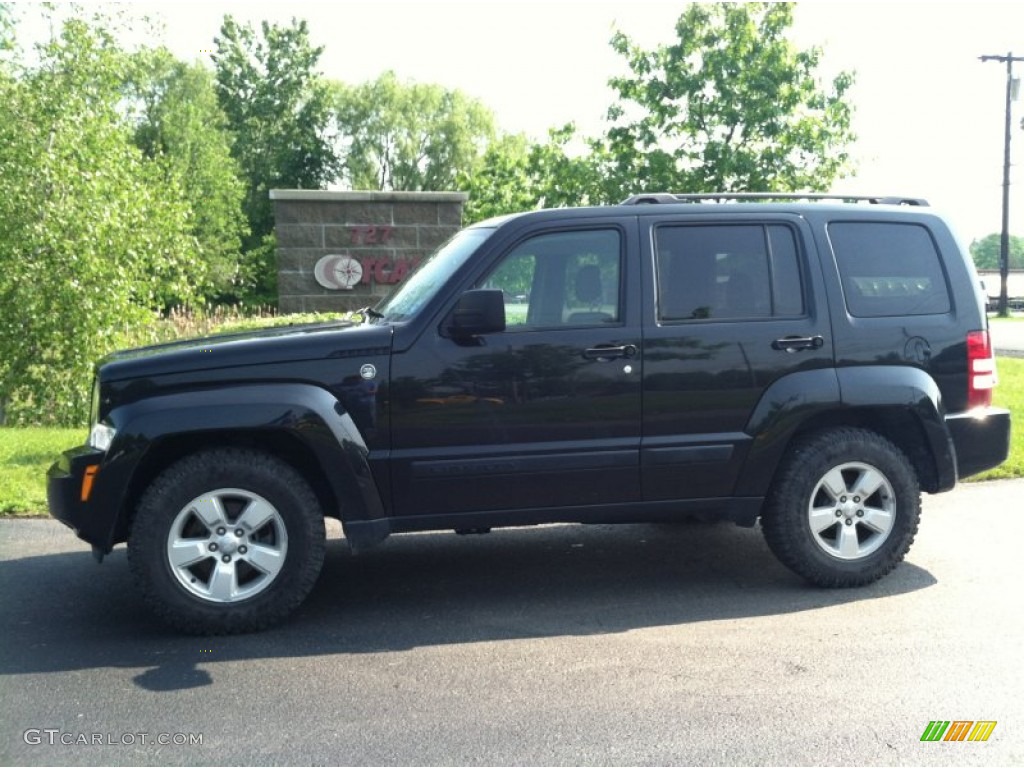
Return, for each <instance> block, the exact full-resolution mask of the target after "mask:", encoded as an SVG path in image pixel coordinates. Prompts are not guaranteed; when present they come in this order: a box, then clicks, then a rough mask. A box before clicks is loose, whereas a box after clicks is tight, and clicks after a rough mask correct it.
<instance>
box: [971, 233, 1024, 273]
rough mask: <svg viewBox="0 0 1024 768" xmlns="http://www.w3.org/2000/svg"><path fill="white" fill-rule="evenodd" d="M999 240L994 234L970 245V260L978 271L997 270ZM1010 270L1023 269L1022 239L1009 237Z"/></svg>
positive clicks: (1023, 244)
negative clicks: (972, 260)
mask: <svg viewBox="0 0 1024 768" xmlns="http://www.w3.org/2000/svg"><path fill="white" fill-rule="evenodd" d="M1001 240H1002V238H1001V236H1000V234H999V233H998V232H996V233H994V234H991V235H985V237H983V238H981V240H975V241H974V242H972V243H971V258H972V259H974V265H975V266H976V267H977V268H978V269H999V254H1000V242H1001ZM1010 269H1024V237H1017V236H1015V235H1010Z"/></svg>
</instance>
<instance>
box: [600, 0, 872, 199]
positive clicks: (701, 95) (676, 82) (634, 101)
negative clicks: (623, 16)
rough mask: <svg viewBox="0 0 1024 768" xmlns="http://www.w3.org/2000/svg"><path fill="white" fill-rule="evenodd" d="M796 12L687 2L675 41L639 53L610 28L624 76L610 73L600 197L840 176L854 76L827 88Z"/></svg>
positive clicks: (789, 184) (779, 185)
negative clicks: (799, 43) (797, 32)
mask: <svg viewBox="0 0 1024 768" xmlns="http://www.w3.org/2000/svg"><path fill="white" fill-rule="evenodd" d="M792 21H793V6H792V4H789V3H779V4H771V3H736V4H734V3H694V4H692V5H690V6H688V7H687V9H686V10H685V11H684V12H683V14H682V15H681V16H680V17H679V19H678V21H677V22H676V29H675V31H676V38H677V39H676V40H675V41H674V42H673V43H672V44H670V45H660V46H658V47H657V48H655V49H654V50H651V51H645V50H643V49H641V48H640V47H638V46H637V45H636V44H634V43H633V42H632V41H631V40H630V39H629V38H628V37H627V36H626V35H625V34H623V33H622V32H617V33H616V34H615V35H614V37H613V38H612V47H613V48H614V49H615V50H616V51H617V52H618V53H620V54H621V55H622V56H623V57H625V59H626V62H627V64H628V66H629V69H630V75H628V76H623V77H615V78H613V79H612V80H611V81H610V85H611V86H612V88H614V89H615V91H616V92H617V93H618V96H619V98H618V100H617V101H616V103H615V104H613V105H612V107H611V108H610V109H609V110H608V119H609V121H610V126H611V127H610V129H609V131H608V152H609V154H610V155H611V158H612V163H611V165H610V166H609V168H608V174H607V182H606V192H605V196H606V197H608V198H612V199H615V198H622V197H625V196H626V195H628V194H629V193H632V192H639V191H684V192H710V191H808V190H823V189H827V188H828V187H829V186H830V185H831V184H832V182H833V180H834V179H836V178H837V177H839V176H841V175H842V174H843V173H844V172H845V171H846V170H847V167H848V163H849V156H848V154H847V149H846V148H847V146H848V144H849V143H850V142H851V141H852V139H853V135H852V133H851V130H850V116H851V109H850V106H849V105H848V104H847V103H846V101H845V100H844V97H845V95H846V93H847V91H848V90H849V88H850V86H851V85H852V83H853V75H852V74H851V73H848V72H843V73H841V74H839V75H838V76H837V77H836V78H835V79H834V80H833V81H832V83H831V86H830V87H824V86H823V85H822V84H821V83H820V82H819V80H818V78H817V77H816V74H815V72H816V70H817V67H818V65H819V61H820V58H821V50H820V49H818V48H810V49H808V50H803V51H801V50H797V49H796V48H795V47H794V46H793V44H792V43H790V42H789V40H787V39H786V37H785V34H786V32H787V30H788V29H789V27H790V26H791V25H792Z"/></svg>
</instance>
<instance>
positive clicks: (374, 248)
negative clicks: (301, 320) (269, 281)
mask: <svg viewBox="0 0 1024 768" xmlns="http://www.w3.org/2000/svg"><path fill="white" fill-rule="evenodd" d="M466 198H467V195H466V194H465V193H462V192H326V191H316V190H293V189H274V190H271V192H270V199H271V200H272V201H273V205H274V220H275V222H276V223H275V232H276V234H277V290H278V309H279V310H280V311H281V312H344V311H347V310H351V309H359V308H360V307H365V306H366V305H367V304H375V303H377V301H379V300H380V299H381V298H382V297H383V296H386V295H387V294H388V293H390V292H391V290H392V289H393V288H394V287H395V286H396V285H397V284H398V283H400V282H402V280H403V279H405V276H406V275H408V274H409V273H410V272H411V271H412V270H413V269H414V268H415V267H416V265H417V264H419V262H420V261H421V260H422V259H423V258H424V257H425V256H427V255H429V254H430V253H431V252H432V251H433V250H434V249H435V248H436V247H437V246H439V245H441V244H442V243H443V242H444V241H445V240H447V239H448V238H449V237H451V236H452V235H453V234H455V232H457V231H458V230H459V228H460V227H461V226H462V206H463V204H464V203H465V202H466Z"/></svg>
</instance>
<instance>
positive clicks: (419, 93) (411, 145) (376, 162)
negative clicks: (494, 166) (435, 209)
mask: <svg viewBox="0 0 1024 768" xmlns="http://www.w3.org/2000/svg"><path fill="white" fill-rule="evenodd" d="M334 101H335V108H336V110H337V120H338V128H339V131H340V133H341V135H342V137H344V143H345V150H344V158H345V159H344V171H343V176H344V180H345V181H346V182H347V183H348V184H349V185H350V186H351V187H352V188H353V189H380V190H389V189H390V190H403V191H418V190H433V191H440V190H448V189H452V188H453V186H454V184H455V181H456V179H457V178H458V177H459V175H460V174H463V175H466V174H467V173H469V172H471V171H472V170H473V169H474V168H476V167H477V165H478V163H479V160H480V155H481V153H482V152H483V150H484V147H485V146H486V145H487V144H488V142H489V141H490V140H491V139H492V138H493V136H494V116H493V115H492V113H491V111H490V110H489V109H487V108H486V107H485V106H484V105H483V104H481V103H480V102H479V101H477V100H476V99H473V98H470V97H469V96H467V95H466V94H464V93H462V92H461V91H458V90H448V89H446V88H443V87H442V86H440V85H431V84H422V83H403V82H401V81H399V79H398V77H397V76H396V75H395V73H394V72H385V73H384V74H383V75H381V76H380V77H379V78H377V79H376V80H374V81H371V82H368V83H364V84H362V85H357V86H353V87H350V86H346V85H343V84H340V83H337V84H335V85H334Z"/></svg>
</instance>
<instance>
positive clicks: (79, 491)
mask: <svg viewBox="0 0 1024 768" xmlns="http://www.w3.org/2000/svg"><path fill="white" fill-rule="evenodd" d="M104 456H105V454H104V453H103V452H101V451H97V450H95V449H93V448H90V447H88V446H84V445H83V446H80V447H78V448H72V449H71V450H70V451H65V452H64V453H63V454H61V457H60V459H58V460H57V462H56V463H55V464H54V465H53V466H52V467H50V469H49V471H48V472H47V473H46V500H47V504H48V505H49V507H50V515H51V516H52V517H53V518H55V519H57V520H59V521H60V522H62V523H64V525H66V526H68V527H69V528H71V529H72V530H73V531H74V532H75V533H76V534H78V538H80V539H82V540H83V541H86V542H88V543H89V544H92V545H93V547H94V548H99V549H100V550H102V551H103V552H109V551H110V527H111V526H110V516H109V514H103V513H102V510H101V507H102V504H101V503H100V499H102V494H101V493H98V490H99V488H98V486H99V484H100V483H101V482H102V479H101V475H102V472H100V471H99V467H100V464H101V463H102V461H103V459H104ZM90 467H95V469H92V470H91V472H93V473H95V475H94V478H93V484H92V488H91V492H90V493H89V494H88V496H87V498H83V497H85V496H86V494H85V493H84V490H83V482H84V479H85V475H86V471H87V470H89V468H90Z"/></svg>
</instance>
